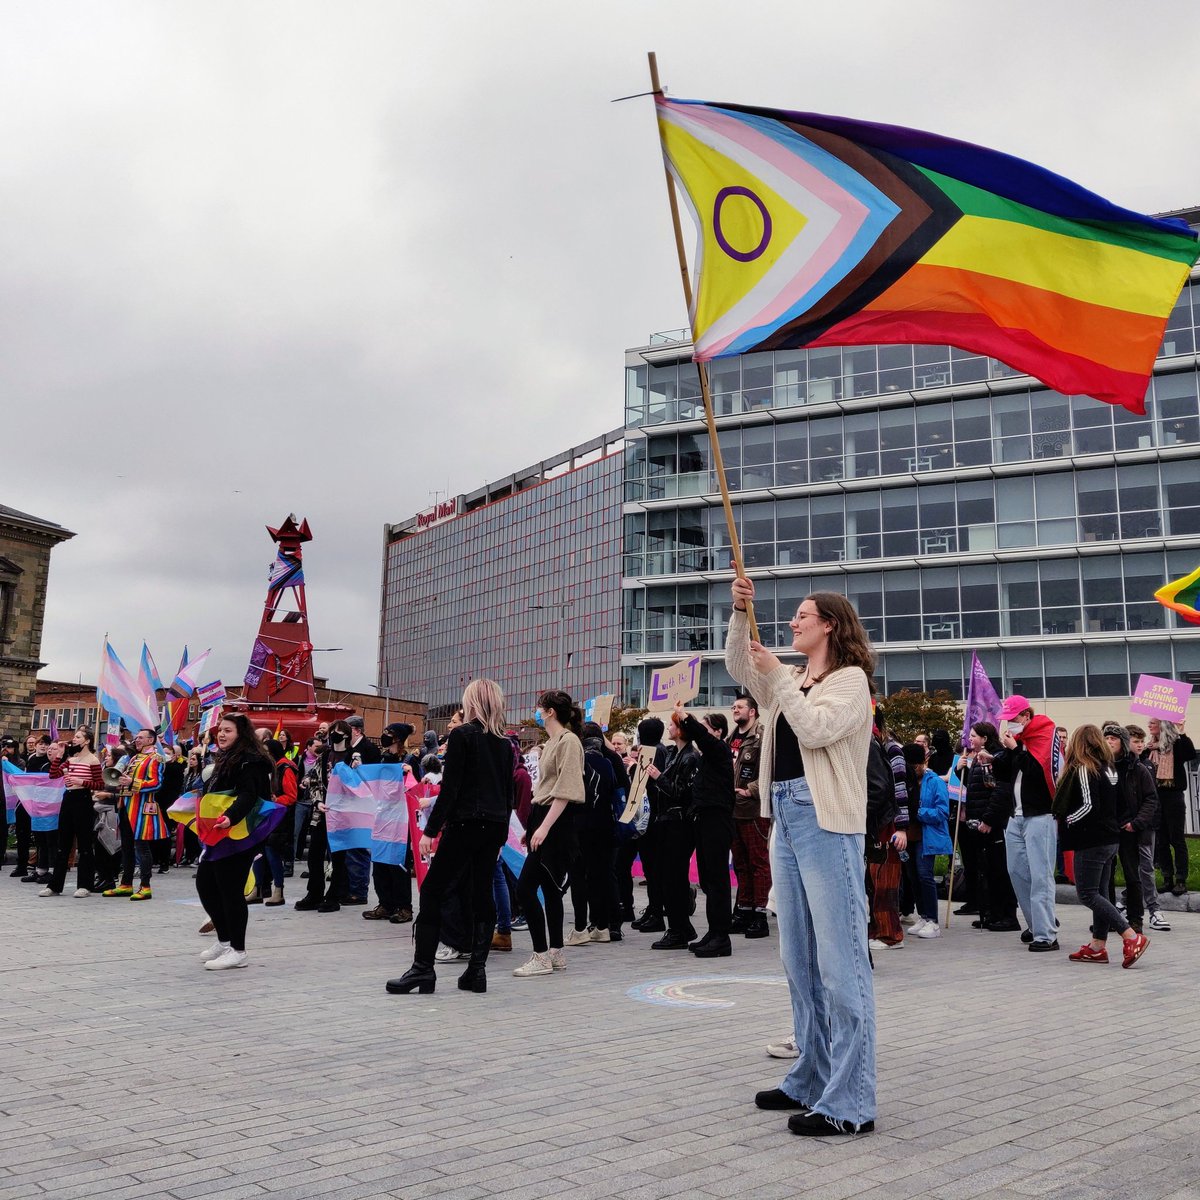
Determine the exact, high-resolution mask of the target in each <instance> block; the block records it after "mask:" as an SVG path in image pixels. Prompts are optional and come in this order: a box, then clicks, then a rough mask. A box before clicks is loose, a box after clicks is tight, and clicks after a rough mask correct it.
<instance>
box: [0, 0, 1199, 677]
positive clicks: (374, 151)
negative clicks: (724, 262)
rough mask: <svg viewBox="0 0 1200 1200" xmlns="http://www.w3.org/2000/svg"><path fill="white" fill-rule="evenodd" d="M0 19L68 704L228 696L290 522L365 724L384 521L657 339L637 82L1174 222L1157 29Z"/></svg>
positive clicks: (377, 17) (288, 12)
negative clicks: (71, 683) (363, 700)
mask: <svg viewBox="0 0 1200 1200" xmlns="http://www.w3.org/2000/svg"><path fill="white" fill-rule="evenodd" d="M0 14H2V19H3V28H2V29H0V134H2V138H0V144H2V145H3V151H2V152H0V189H2V191H0V194H2V195H3V209H4V219H3V221H2V222H0V306H2V308H0V387H2V389H3V391H2V395H3V403H4V405H5V413H6V421H5V427H6V429H7V431H8V436H7V437H6V438H5V442H4V447H5V454H4V460H3V462H4V467H3V474H2V476H0V479H2V486H0V503H5V504H9V505H12V506H13V507H15V508H19V509H24V510H26V511H29V512H32V513H35V514H37V515H38V516H40V517H44V518H47V519H49V520H52V521H56V522H58V523H60V524H62V525H65V526H67V527H68V528H70V529H72V530H74V531H75V533H76V534H77V536H76V537H75V538H74V539H73V540H72V541H70V542H67V543H66V544H65V545H63V546H60V547H59V548H58V549H57V550H55V551H54V556H53V567H52V571H51V578H50V596H49V603H48V608H47V614H46V629H45V637H44V641H43V646H42V657H43V658H44V659H45V660H46V662H47V664H48V666H47V668H46V669H45V670H44V671H43V672H42V674H43V676H44V677H47V678H59V679H74V678H76V677H78V676H79V675H81V674H82V676H83V678H84V680H85V681H87V682H94V680H95V675H96V668H97V665H98V661H99V653H100V648H101V644H102V640H103V636H104V633H105V631H108V632H109V634H110V636H111V638H112V640H113V643H114V645H115V646H116V647H117V649H118V652H119V653H121V654H122V656H123V657H124V658H125V660H126V662H127V664H128V663H130V661H131V660H135V659H136V657H137V653H138V650H139V648H140V644H141V639H142V638H143V637H145V638H147V639H148V640H149V642H150V646H151V648H152V650H153V651H154V653H155V656H156V658H157V660H158V664H159V666H160V668H161V669H162V670H163V671H168V670H169V669H170V668H172V667H173V666H174V665H175V661H176V660H177V658H178V654H179V650H180V647H181V646H182V644H183V643H184V642H187V643H189V644H190V646H191V648H192V650H193V652H195V651H197V650H200V649H203V648H204V647H206V646H210V645H211V646H212V647H213V649H214V662H215V663H216V667H217V669H218V671H219V672H220V673H221V674H223V676H224V678H225V679H226V681H228V682H233V681H236V680H238V679H240V677H241V675H242V674H243V673H244V670H245V666H246V662H247V659H248V655H249V650H250V646H251V644H252V642H253V638H254V634H255V632H256V630H257V627H258V619H259V615H260V608H261V603H262V599H263V593H264V585H265V576H266V568H267V565H268V563H269V561H270V559H271V557H272V553H273V551H272V547H271V543H270V541H269V539H268V537H267V534H266V532H265V529H264V526H265V525H267V524H268V523H270V524H277V523H278V522H279V521H281V520H282V519H283V518H284V517H285V516H286V514H287V513H288V512H289V511H294V512H296V513H297V515H298V516H306V517H307V518H308V519H309V522H310V523H311V525H312V529H313V535H314V540H313V542H312V543H311V544H310V545H309V546H308V547H307V548H306V555H305V558H306V564H307V576H308V585H309V609H310V616H311V619H312V627H313V637H314V641H315V643H316V644H317V645H318V646H342V647H344V648H345V649H344V650H343V651H342V652H341V653H340V654H335V655H328V656H324V657H323V658H322V659H321V660H319V665H320V667H322V668H324V670H325V671H326V672H327V673H328V674H329V675H330V677H331V680H332V682H333V683H334V684H335V686H341V687H344V688H347V689H365V688H366V686H367V685H368V684H370V683H372V682H373V681H374V680H375V677H376V671H375V656H376V642H377V635H378V610H379V568H380V554H381V544H382V528H383V524H384V522H385V521H400V520H403V519H405V518H407V517H409V516H411V515H412V514H413V513H415V512H416V511H418V510H419V509H421V508H424V507H426V506H427V505H428V504H429V503H431V501H432V498H433V493H434V492H442V493H444V492H446V491H447V489H448V490H449V492H450V493H451V494H455V493H458V492H463V491H469V490H471V489H473V488H475V487H478V486H479V485H480V484H481V483H483V482H484V481H485V480H487V479H494V478H498V477H500V476H503V475H506V474H508V473H510V472H511V471H513V470H515V469H517V468H520V467H524V466H526V465H528V464H530V463H532V462H535V461H537V460H538V459H540V458H542V457H545V456H548V455H551V454H553V453H555V452H557V451H559V450H561V449H564V448H565V447H567V446H569V445H570V444H572V443H573V442H576V441H581V440H584V439H585V438H587V437H590V436H592V435H594V434H596V433H600V432H602V431H604V430H607V429H611V428H615V427H616V426H618V425H619V424H620V423H621V420H622V416H623V412H622V398H623V393H622V387H623V379H622V352H623V350H624V349H625V348H626V347H627V346H631V345H638V344H641V343H643V342H644V341H645V340H646V338H647V336H648V335H649V334H650V333H651V332H652V331H655V330H662V329H671V328H677V327H679V326H681V325H683V324H684V323H685V320H686V314H685V311H684V307H683V302H682V299H681V294H680V285H679V277H678V272H677V268H676V265H675V258H674V247H673V242H672V237H671V231H670V223H669V218H668V215H667V208H666V201H665V195H664V187H663V178H662V167H661V157H660V155H659V151H658V146H657V139H656V133H655V128H654V122H653V117H652V112H651V106H650V102H649V101H648V100H633V101H629V102H628V103H624V104H611V103H610V100H612V99H613V98H614V97H618V96H623V95H626V94H628V93H632V92H639V91H644V90H646V88H647V87H648V86H649V85H648V80H647V70H646V59H645V52H646V51H647V50H648V49H655V50H657V52H658V58H659V65H660V69H661V74H662V79H663V82H664V84H665V85H666V86H667V88H668V91H669V92H670V93H671V94H673V95H676V96H679V97H697V98H704V99H711V100H736V101H740V102H747V103H757V104H765V105H775V106H779V107H790V108H799V109H809V110H815V111H819V112H830V113H837V114H841V115H847V116H854V117H862V118H868V119H873V120H882V121H888V122H892V123H896V124H906V125H914V126H918V127H922V128H928V129H933V130H937V131H939V132H943V133H946V134H950V135H953V136H957V137H962V138H966V139H969V140H972V141H976V142H980V143H982V144H984V145H991V146H994V147H996V148H998V149H1003V150H1006V151H1009V152H1012V153H1015V154H1018V155H1022V156H1024V157H1026V158H1030V159H1033V160H1034V161H1036V162H1039V163H1041V164H1043V165H1045V166H1048V167H1051V168H1053V169H1055V170H1057V171H1059V172H1061V173H1063V174H1065V175H1068V176H1070V177H1072V178H1074V179H1076V180H1077V181H1079V182H1080V183H1082V184H1084V185H1086V186H1088V187H1091V188H1093V189H1094V190H1096V191H1099V192H1101V193H1102V194H1104V195H1106V196H1108V197H1109V198H1110V199H1112V200H1114V201H1117V202H1118V203H1121V204H1125V205H1128V206H1131V207H1134V208H1141V209H1143V210H1147V211H1161V210H1164V209H1170V208H1179V207H1183V206H1185V205H1188V204H1193V203H1200V180H1198V178H1197V156H1196V146H1197V135H1196V129H1197V120H1198V109H1197V104H1196V95H1197V76H1196V70H1195V66H1194V62H1193V61H1192V58H1191V56H1192V54H1193V53H1194V50H1195V47H1196V45H1197V44H1198V42H1200V16H1198V15H1197V6H1196V5H1195V3H1194V2H1193V0H1178V2H1164V3H1158V4H1154V5H1147V6H1145V7H1141V8H1138V7H1131V6H1130V5H1128V4H1126V3H1121V4H1118V3H1107V2H1103V0H1099V2H1098V0H1089V2H1079V3H1054V4H1047V3H1045V0H1028V2H1014V0H1005V2H1003V3H1001V2H996V3H988V2H985V0H954V2H951V0H940V2H934V0H925V2H920V0H907V2H906V3H897V2H896V0H881V2H879V3H871V2H866V0H843V2H842V3H838V4H829V3H820V4H816V3H803V2H802V0H788V2H787V3H753V2H752V0H746V2H743V3H739V4H731V3H707V2H702V0H687V2H686V3H652V2H648V0H638V2H636V3H620V2H615V0H605V2H604V3H587V2H584V0H572V2H570V3H564V2H562V0H553V2H550V0H547V2H544V3H523V2H519V0H504V3H494V2H491V0H486V2H485V0H478V2H458V3H420V4H418V3H415V2H410V0H393V2H390V3H377V2H353V0H341V2H339V3H334V2H333V0H325V2H324V3H310V2H304V0H279V2H277V3H263V2H258V0H236V2H222V0H205V2H204V3H202V4H197V3H187V2H184V0H177V2H167V0H154V2H147V3H118V2H115V0H106V2H105V3H102V4H96V3H86V4H85V3H67V2H63V0H55V3H52V4H51V3H45V2H44V0H28V2H26V3H2V2H0ZM616 532H617V531H616V530H615V529H614V535H615V534H616ZM464 636H465V637H470V631H469V630H466V631H464ZM416 698H417V699H420V697H416Z"/></svg>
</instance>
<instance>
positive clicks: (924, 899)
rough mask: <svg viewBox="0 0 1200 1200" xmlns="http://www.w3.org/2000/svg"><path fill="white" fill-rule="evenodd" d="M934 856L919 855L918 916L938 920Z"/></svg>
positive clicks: (928, 919)
mask: <svg viewBox="0 0 1200 1200" xmlns="http://www.w3.org/2000/svg"><path fill="white" fill-rule="evenodd" d="M933 858H934V856H933V855H932V854H918V855H917V883H918V885H919V886H918V888H917V916H919V917H924V918H925V920H927V921H936V920H937V884H936V883H934V881H933Z"/></svg>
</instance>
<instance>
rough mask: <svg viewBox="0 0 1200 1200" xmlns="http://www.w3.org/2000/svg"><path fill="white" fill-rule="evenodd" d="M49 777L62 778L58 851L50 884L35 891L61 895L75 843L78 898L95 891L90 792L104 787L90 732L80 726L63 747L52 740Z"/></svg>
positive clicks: (92, 816)
mask: <svg viewBox="0 0 1200 1200" xmlns="http://www.w3.org/2000/svg"><path fill="white" fill-rule="evenodd" d="M48 756H49V759H50V778H51V779H64V780H65V781H66V791H65V792H64V793H63V802H62V808H61V810H60V811H59V814H58V854H57V855H56V857H55V860H54V870H53V872H52V874H51V876H50V881H49V883H47V884H46V886H45V887H44V888H42V890H41V891H40V892H39V893H38V895H39V896H61V895H62V894H63V888H64V887H65V886H66V882H67V863H68V862H69V861H70V857H71V843H72V842H74V843H75V844H76V848H77V851H78V857H77V859H76V876H75V895H76V897H77V898H82V897H84V896H90V895H91V894H92V892H94V891H95V890H96V876H95V871H96V846H95V837H94V834H93V828H94V826H95V824H96V810H95V808H94V807H93V805H94V801H93V799H92V793H93V792H97V791H99V790H100V789H101V788H103V786H104V778H103V776H102V774H101V770H100V759H99V758H98V757H97V756H96V742H95V739H94V738H93V736H92V731H91V730H90V729H88V728H87V727H86V726H83V725H81V726H80V727H79V728H78V729H77V730H75V733H74V734H73V735H72V737H71V740H70V742H68V743H67V745H66V746H64V745H63V744H62V743H61V742H55V743H53V745H51V746H50V749H49V751H48Z"/></svg>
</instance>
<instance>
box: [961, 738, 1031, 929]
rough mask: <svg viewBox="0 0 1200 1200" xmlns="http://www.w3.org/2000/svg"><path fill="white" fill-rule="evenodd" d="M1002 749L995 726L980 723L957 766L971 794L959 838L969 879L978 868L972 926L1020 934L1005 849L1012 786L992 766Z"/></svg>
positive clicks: (967, 798) (967, 797) (969, 794)
mask: <svg viewBox="0 0 1200 1200" xmlns="http://www.w3.org/2000/svg"><path fill="white" fill-rule="evenodd" d="M999 753H1000V739H999V737H998V736H997V733H996V727H995V725H993V724H992V723H991V722H990V721H976V723H975V724H974V725H972V726H971V731H970V733H969V734H968V735H967V753H966V754H965V755H963V757H962V759H961V760H960V762H959V764H958V770H959V775H960V776H961V778H962V781H963V783H964V785H965V786H966V793H967V796H966V808H967V812H966V818H967V822H966V824H965V825H964V826H963V828H962V830H961V831H960V833H959V838H960V844H961V846H962V848H963V868H964V870H965V871H966V872H967V873H968V877H970V875H971V873H972V872H974V874H975V886H976V889H977V891H976V893H975V894H976V895H977V896H978V899H979V905H978V907H979V919H978V920H976V921H972V922H971V924H972V925H974V926H975V928H977V929H987V930H990V931H991V932H992V933H1017V932H1019V931H1020V928H1021V923H1020V922H1019V921H1018V920H1017V895H1016V893H1015V892H1014V891H1013V886H1012V880H1011V879H1010V878H1009V876H1008V858H1007V854H1006V851H1005V848H1004V827H1005V826H1006V825H1007V824H1008V818H1009V816H1010V815H1011V813H1012V784H1011V783H1010V782H1009V781H1008V780H1000V779H997V778H996V773H995V771H993V770H992V759H993V758H994V757H995V756H996V755H997V754H999ZM968 887H969V884H968ZM970 894H971V893H970V891H969V890H968V895H970Z"/></svg>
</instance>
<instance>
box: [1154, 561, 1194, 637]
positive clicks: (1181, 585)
mask: <svg viewBox="0 0 1200 1200" xmlns="http://www.w3.org/2000/svg"><path fill="white" fill-rule="evenodd" d="M1154 598H1155V600H1157V601H1158V602H1159V604H1163V605H1166V607H1167V608H1169V609H1171V610H1172V611H1174V612H1177V613H1178V614H1179V616H1180V617H1181V618H1182V619H1183V620H1184V621H1187V622H1189V623H1190V624H1192V625H1200V567H1197V568H1196V569H1195V570H1194V571H1193V572H1192V573H1191V574H1190V575H1185V576H1184V577H1183V578H1182V579H1176V580H1173V581H1172V582H1171V583H1167V584H1164V585H1163V586H1162V587H1160V588H1159V589H1158V591H1157V592H1155V593H1154Z"/></svg>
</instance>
